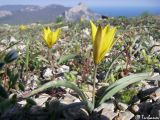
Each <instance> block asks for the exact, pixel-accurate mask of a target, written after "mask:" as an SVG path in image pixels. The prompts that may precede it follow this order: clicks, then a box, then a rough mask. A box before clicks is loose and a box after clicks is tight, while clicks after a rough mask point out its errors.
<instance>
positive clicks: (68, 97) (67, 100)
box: [60, 94, 77, 105]
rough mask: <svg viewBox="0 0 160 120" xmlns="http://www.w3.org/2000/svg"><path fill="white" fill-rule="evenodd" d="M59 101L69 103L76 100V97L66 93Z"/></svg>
mask: <svg viewBox="0 0 160 120" xmlns="http://www.w3.org/2000/svg"><path fill="white" fill-rule="evenodd" d="M60 102H61V103H63V104H67V105H68V104H71V103H73V102H77V98H76V97H74V96H72V95H70V94H66V95H65V97H64V98H63V99H61V100H60Z"/></svg>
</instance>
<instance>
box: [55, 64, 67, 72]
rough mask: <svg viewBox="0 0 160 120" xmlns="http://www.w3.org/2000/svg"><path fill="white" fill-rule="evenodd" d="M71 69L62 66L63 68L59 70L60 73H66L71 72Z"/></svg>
mask: <svg viewBox="0 0 160 120" xmlns="http://www.w3.org/2000/svg"><path fill="white" fill-rule="evenodd" d="M69 70H70V68H69V66H67V65H62V66H61V67H59V68H58V69H57V72H58V73H65V72H69Z"/></svg>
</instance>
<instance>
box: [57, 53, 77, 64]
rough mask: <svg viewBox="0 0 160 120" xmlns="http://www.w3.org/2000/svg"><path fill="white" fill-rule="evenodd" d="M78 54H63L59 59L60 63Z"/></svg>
mask: <svg viewBox="0 0 160 120" xmlns="http://www.w3.org/2000/svg"><path fill="white" fill-rule="evenodd" d="M76 56H77V54H69V55H64V56H61V57H60V59H59V61H58V64H62V63H64V62H67V61H68V60H70V59H73V58H75V57H76Z"/></svg>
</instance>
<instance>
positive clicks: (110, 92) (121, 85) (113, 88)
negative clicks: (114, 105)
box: [98, 73, 150, 105]
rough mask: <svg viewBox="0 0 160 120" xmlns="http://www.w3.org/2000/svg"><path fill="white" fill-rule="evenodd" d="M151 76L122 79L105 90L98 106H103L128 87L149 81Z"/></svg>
mask: <svg viewBox="0 0 160 120" xmlns="http://www.w3.org/2000/svg"><path fill="white" fill-rule="evenodd" d="M149 76H150V73H139V74H134V75H130V76H127V77H124V78H121V79H120V80H118V81H117V82H115V83H114V84H112V85H111V86H110V87H108V88H107V89H106V90H105V92H104V94H103V96H102V98H101V99H100V101H99V102H98V105H101V104H102V103H104V102H105V101H106V100H108V99H110V98H111V97H112V96H113V95H115V94H116V93H117V92H119V91H120V90H122V89H123V88H125V87H127V86H128V85H130V84H133V83H135V82H138V81H141V80H144V79H147V78H148V77H149Z"/></svg>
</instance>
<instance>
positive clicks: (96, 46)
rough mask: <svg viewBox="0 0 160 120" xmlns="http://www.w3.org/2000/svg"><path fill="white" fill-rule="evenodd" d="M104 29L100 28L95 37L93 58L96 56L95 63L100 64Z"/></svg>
mask: <svg viewBox="0 0 160 120" xmlns="http://www.w3.org/2000/svg"><path fill="white" fill-rule="evenodd" d="M102 37H103V35H102V27H101V26H98V30H97V33H96V36H95V41H94V44H93V56H94V63H95V64H99V63H100V59H99V58H100V52H101V51H100V47H101V46H102Z"/></svg>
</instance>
